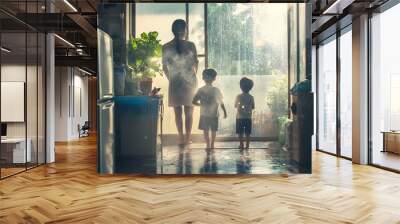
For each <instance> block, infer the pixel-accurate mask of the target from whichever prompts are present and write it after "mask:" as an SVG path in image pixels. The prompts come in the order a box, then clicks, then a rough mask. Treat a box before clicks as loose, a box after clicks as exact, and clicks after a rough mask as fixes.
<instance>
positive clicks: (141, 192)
mask: <svg viewBox="0 0 400 224" xmlns="http://www.w3.org/2000/svg"><path fill="white" fill-rule="evenodd" d="M56 156H57V162H56V163H55V164H51V165H47V166H42V167H39V168H36V169H33V170H30V171H28V172H26V173H22V174H19V175H16V176H13V177H10V178H7V179H5V180H2V181H0V223H46V222H47V223H119V224H120V223H173V224H175V223H221V224H225V223H374V224H377V223H378V224H380V223H384V224H387V223H400V175H399V174H396V173H391V172H388V171H384V170H380V169H377V168H374V167H370V166H358V165H352V164H351V162H350V161H347V160H343V159H337V158H335V157H333V156H330V155H326V154H323V153H314V154H313V160H314V162H313V164H314V168H313V174H312V175H290V176H279V175H268V176H240V177H238V176H224V177H215V176H208V177H207V176H201V177H197V176H191V177H171V176H158V177H140V176H99V175H97V173H96V142H95V139H94V138H86V139H85V140H82V141H79V142H73V143H70V144H64V145H57V153H56Z"/></svg>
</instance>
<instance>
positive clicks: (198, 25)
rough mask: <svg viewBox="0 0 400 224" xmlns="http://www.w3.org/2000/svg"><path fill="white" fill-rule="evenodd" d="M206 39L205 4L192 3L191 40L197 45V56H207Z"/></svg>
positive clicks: (190, 16)
mask: <svg viewBox="0 0 400 224" xmlns="http://www.w3.org/2000/svg"><path fill="white" fill-rule="evenodd" d="M204 38H205V36H204V3H190V4H189V40H190V41H192V42H193V43H194V44H195V45H196V49H197V54H205V51H204V49H205V45H204ZM199 71H201V70H199Z"/></svg>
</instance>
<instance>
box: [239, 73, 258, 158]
mask: <svg viewBox="0 0 400 224" xmlns="http://www.w3.org/2000/svg"><path fill="white" fill-rule="evenodd" d="M253 85H254V83H253V81H252V80H251V79H248V78H242V79H241V80H240V89H241V90H242V92H243V93H242V94H239V95H238V96H237V97H236V100H235V108H236V109H237V114H236V134H238V135H239V141H240V145H239V148H240V149H241V150H243V135H246V149H248V148H249V144H250V134H251V126H252V125H251V116H252V112H253V110H254V98H253V96H252V95H250V94H249V92H250V90H251V89H252V88H253Z"/></svg>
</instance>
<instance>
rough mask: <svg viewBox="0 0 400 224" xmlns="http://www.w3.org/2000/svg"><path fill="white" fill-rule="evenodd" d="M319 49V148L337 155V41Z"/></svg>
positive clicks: (334, 40) (332, 41)
mask: <svg viewBox="0 0 400 224" xmlns="http://www.w3.org/2000/svg"><path fill="white" fill-rule="evenodd" d="M332 39H333V40H331V41H329V42H328V43H326V44H323V45H320V46H319V48H318V56H319V58H318V60H319V61H318V65H319V67H318V75H319V76H318V121H319V122H318V148H319V149H321V150H324V151H327V152H331V153H336V39H335V37H333V38H332Z"/></svg>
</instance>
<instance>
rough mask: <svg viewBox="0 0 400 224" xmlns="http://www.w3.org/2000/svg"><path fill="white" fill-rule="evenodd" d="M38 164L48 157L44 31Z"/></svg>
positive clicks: (42, 39)
mask: <svg viewBox="0 0 400 224" xmlns="http://www.w3.org/2000/svg"><path fill="white" fill-rule="evenodd" d="M38 44H39V45H38V57H39V62H38V79H37V82H38V87H37V88H38V106H37V107H38V143H37V145H38V146H37V147H38V161H37V162H38V164H43V163H45V162H46V161H45V158H46V148H45V141H46V139H45V128H46V127H45V124H46V116H45V114H46V113H45V111H46V107H45V106H46V104H45V99H46V96H45V94H46V90H45V88H46V84H45V82H46V77H45V65H46V62H45V60H46V51H45V45H46V36H45V35H44V34H42V33H39V43H38Z"/></svg>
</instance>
